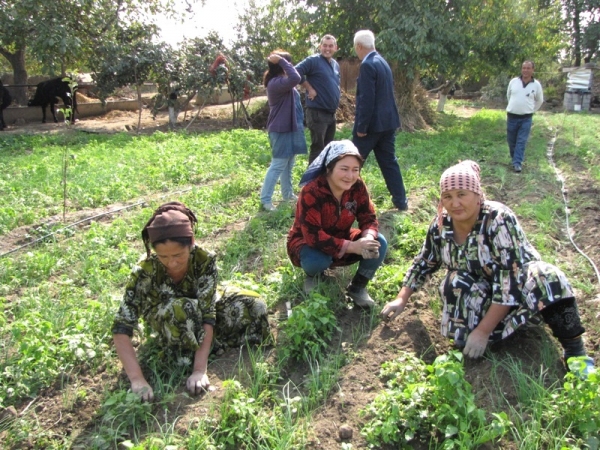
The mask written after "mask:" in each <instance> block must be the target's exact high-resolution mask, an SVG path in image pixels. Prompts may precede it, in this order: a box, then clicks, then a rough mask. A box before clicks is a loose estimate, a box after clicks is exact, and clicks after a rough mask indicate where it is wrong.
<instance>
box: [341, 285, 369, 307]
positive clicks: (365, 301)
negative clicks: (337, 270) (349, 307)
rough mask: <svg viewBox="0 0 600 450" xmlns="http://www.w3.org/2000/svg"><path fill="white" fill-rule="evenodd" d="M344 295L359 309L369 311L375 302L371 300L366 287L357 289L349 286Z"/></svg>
mask: <svg viewBox="0 0 600 450" xmlns="http://www.w3.org/2000/svg"><path fill="white" fill-rule="evenodd" d="M346 295H347V296H348V297H350V299H351V300H352V301H353V302H354V304H355V305H356V306H358V307H360V308H367V309H370V308H373V307H374V306H375V300H373V299H372V298H371V296H370V295H369V293H368V292H367V288H366V287H361V288H357V287H356V286H353V285H352V284H350V285H349V286H348V288H347V289H346Z"/></svg>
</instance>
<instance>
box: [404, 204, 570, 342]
mask: <svg viewBox="0 0 600 450" xmlns="http://www.w3.org/2000/svg"><path fill="white" fill-rule="evenodd" d="M442 266H443V267H445V268H446V269H447V270H448V273H447V274H446V276H445V278H444V280H443V281H442V283H441V284H440V295H441V297H442V301H443V312H442V324H441V332H442V335H444V336H446V337H448V338H451V339H454V340H455V343H456V344H457V345H459V346H461V345H464V343H465V342H466V339H467V336H468V334H469V332H470V331H471V330H473V329H474V328H476V327H477V325H479V322H480V321H481V319H482V318H483V316H485V313H486V312H487V310H488V309H489V307H490V305H491V304H492V303H495V304H499V305H505V306H510V311H509V313H508V315H507V316H506V317H505V318H504V319H503V320H502V321H501V322H500V323H499V324H498V326H497V327H496V329H495V330H494V331H493V332H492V333H491V335H490V341H491V342H495V341H498V340H501V339H504V338H506V337H508V336H510V335H511V334H512V333H514V331H515V330H516V329H517V328H519V327H520V326H522V325H523V324H525V323H526V322H528V321H533V322H534V323H539V322H540V321H541V317H539V315H538V313H539V311H541V310H542V309H544V308H545V307H546V306H548V305H550V304H552V303H555V302H557V301H559V300H562V299H566V298H573V297H574V295H573V291H572V289H571V286H570V284H569V282H568V280H567V278H566V276H565V274H564V273H563V272H562V271H561V270H560V269H558V268H557V267H555V266H553V265H551V264H548V263H545V262H543V261H541V259H540V255H539V253H538V252H537V250H536V249H535V248H534V247H533V246H532V245H531V243H530V242H529V241H528V240H527V238H526V237H525V233H524V232H523V229H522V228H521V225H520V224H519V222H518V220H517V218H516V216H515V214H514V213H513V211H511V210H510V208H508V207H507V206H505V205H503V204H502V203H499V202H494V201H485V202H484V203H483V205H482V207H481V210H480V212H479V216H478V218H477V221H476V223H475V225H474V226H473V229H472V230H471V232H470V233H469V235H468V236H467V239H466V241H465V242H464V243H463V244H462V245H459V244H457V243H456V242H455V241H454V232H453V229H452V220H451V218H450V217H449V216H448V215H447V213H446V212H445V211H444V214H443V221H442V229H441V230H440V228H439V224H438V220H437V217H436V219H434V221H433V222H432V223H431V225H430V227H429V230H428V232H427V237H426V239H425V242H424V244H423V247H422V249H421V252H420V253H419V255H418V256H417V257H416V258H415V260H414V262H413V265H412V266H411V268H410V269H409V270H408V272H407V273H406V275H405V277H404V281H403V283H402V285H403V286H407V287H409V288H411V289H413V290H415V291H416V290H418V289H419V288H421V286H423V284H424V283H425V281H426V280H427V279H428V278H429V277H430V275H431V274H432V273H434V272H435V271H437V270H438V269H439V268H440V267H442ZM573 313H574V314H576V313H577V312H576V311H574V312H573Z"/></svg>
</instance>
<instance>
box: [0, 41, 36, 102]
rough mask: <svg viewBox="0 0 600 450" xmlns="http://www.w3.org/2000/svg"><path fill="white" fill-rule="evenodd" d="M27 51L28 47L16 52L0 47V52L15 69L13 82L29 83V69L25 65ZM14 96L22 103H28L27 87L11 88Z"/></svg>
mask: <svg viewBox="0 0 600 450" xmlns="http://www.w3.org/2000/svg"><path fill="white" fill-rule="evenodd" d="M25 51H26V47H23V48H21V49H18V50H16V51H15V52H14V53H10V52H8V51H7V50H6V49H5V48H3V47H0V54H1V55H2V56H4V57H5V58H6V59H7V60H8V62H9V63H10V65H11V66H12V69H13V78H14V82H13V84H27V69H26V66H25ZM11 90H12V94H13V98H14V99H15V100H16V102H17V103H18V104H19V105H21V106H25V105H27V101H28V100H29V99H28V98H27V88H26V87H18V88H11Z"/></svg>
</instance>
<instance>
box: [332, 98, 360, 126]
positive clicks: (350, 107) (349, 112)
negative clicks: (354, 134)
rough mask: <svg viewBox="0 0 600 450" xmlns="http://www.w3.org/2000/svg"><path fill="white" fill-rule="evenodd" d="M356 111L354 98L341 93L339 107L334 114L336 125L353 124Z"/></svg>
mask: <svg viewBox="0 0 600 450" xmlns="http://www.w3.org/2000/svg"><path fill="white" fill-rule="evenodd" d="M355 111H356V97H355V96H354V95H351V94H348V93H347V92H345V91H342V95H341V97H340V105H339V106H338V109H337V111H336V113H335V120H336V122H337V123H351V122H354V113H355Z"/></svg>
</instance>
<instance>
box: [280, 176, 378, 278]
mask: <svg viewBox="0 0 600 450" xmlns="http://www.w3.org/2000/svg"><path fill="white" fill-rule="evenodd" d="M355 220H356V221H358V226H359V228H360V229H356V228H352V224H353V223H354V221H355ZM378 226H379V224H378V222H377V218H376V217H375V208H374V207H373V203H372V202H371V199H370V198H369V192H368V191H367V186H365V183H364V182H363V180H361V179H360V178H359V179H358V181H357V182H356V183H354V185H353V186H352V187H351V188H350V189H348V190H347V191H345V192H344V193H343V194H342V201H341V202H338V201H337V199H336V198H335V196H334V195H333V193H332V192H331V189H330V188H329V183H327V178H326V176H325V175H321V176H319V177H318V178H316V179H314V180H313V181H311V182H310V183H308V184H307V185H306V186H304V187H303V188H302V190H301V191H300V196H299V198H298V204H297V206H296V218H295V220H294V224H293V225H292V228H291V229H290V231H289V233H288V239H287V251H288V256H289V257H290V260H291V261H292V264H294V265H295V266H298V267H300V249H301V248H302V246H303V245H308V246H310V247H312V248H314V249H317V250H320V251H322V252H323V253H325V254H327V255H330V256H332V257H333V259H334V261H333V264H332V266H338V265H345V264H344V261H345V260H346V259H348V258H349V257H351V256H358V255H350V254H346V250H347V248H348V245H349V244H350V242H352V241H356V240H358V239H360V238H361V237H364V236H366V235H368V234H370V235H372V236H373V237H374V238H375V239H377V236H378V234H379V231H378Z"/></svg>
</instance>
